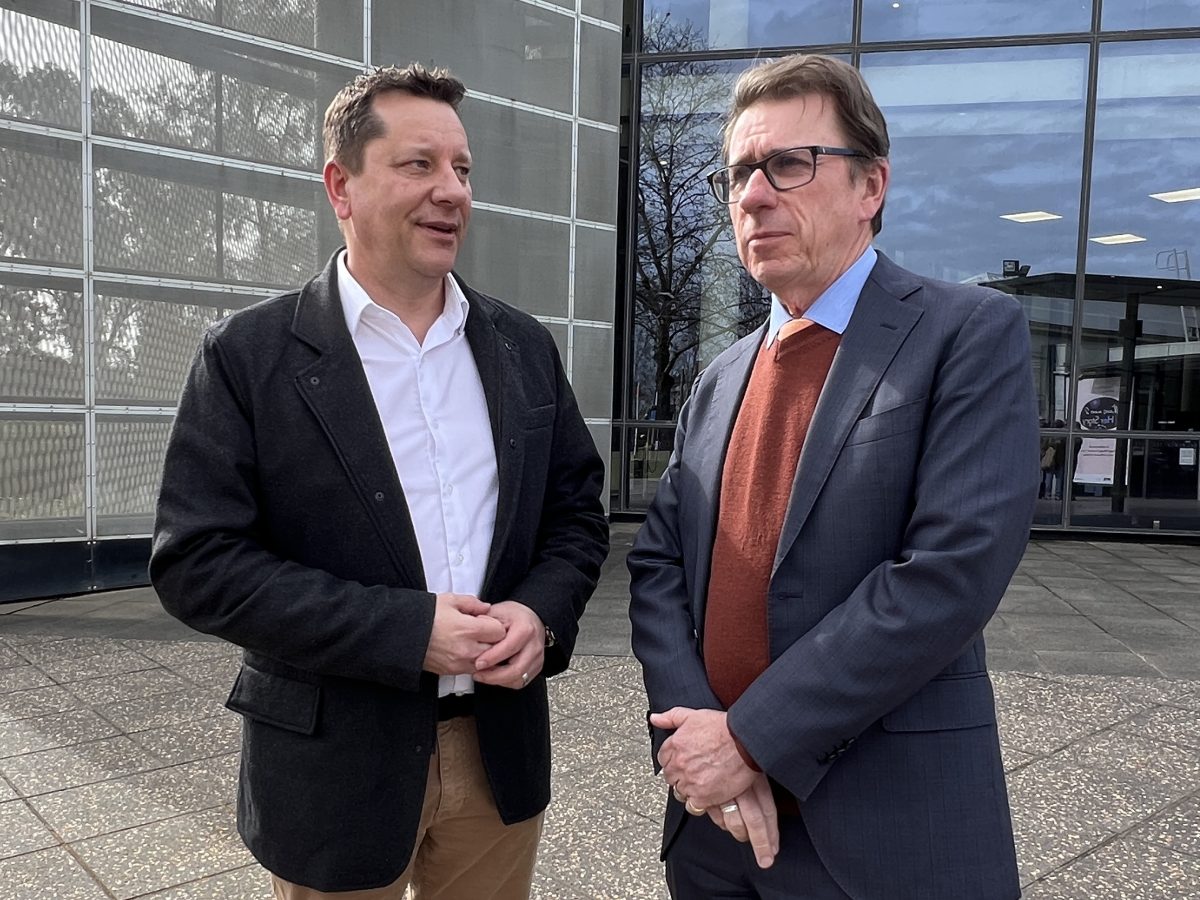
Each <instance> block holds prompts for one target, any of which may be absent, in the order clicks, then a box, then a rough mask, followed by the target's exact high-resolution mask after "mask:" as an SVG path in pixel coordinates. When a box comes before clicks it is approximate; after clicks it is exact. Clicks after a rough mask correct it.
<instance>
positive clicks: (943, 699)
mask: <svg viewBox="0 0 1200 900" xmlns="http://www.w3.org/2000/svg"><path fill="white" fill-rule="evenodd" d="M880 724H881V725H882V726H883V730H884V731H953V730H956V729H959V728H980V727H983V726H985V725H995V724H996V705H995V700H994V699H993V696H992V682H991V679H989V678H988V677H987V674H986V673H984V672H980V673H979V674H978V675H954V676H948V677H945V678H935V679H933V681H931V682H929V684H927V685H925V687H923V688H921V689H920V690H919V691H917V692H916V693H915V694H914V695H913V696H912V697H910V698H909V699H907V700H905V701H904V702H903V703H901V704H900V705H899V706H897V707H896V708H895V709H894V710H892V711H891V712H890V713H888V714H887V715H886V716H884V717H883V719H881V720H880Z"/></svg>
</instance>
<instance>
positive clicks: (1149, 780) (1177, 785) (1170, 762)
mask: <svg viewBox="0 0 1200 900" xmlns="http://www.w3.org/2000/svg"><path fill="white" fill-rule="evenodd" d="M1055 758H1056V759H1058V760H1059V761H1060V762H1062V763H1064V764H1067V765H1075V766H1078V767H1081V768H1095V769H1097V770H1099V771H1102V772H1103V773H1104V774H1105V777H1107V778H1110V779H1114V780H1117V781H1120V782H1122V783H1123V784H1129V785H1132V786H1134V787H1144V788H1147V789H1148V790H1149V791H1150V792H1151V794H1152V795H1153V796H1156V797H1157V796H1162V797H1164V798H1165V799H1166V800H1170V801H1175V800H1179V799H1181V798H1182V797H1184V796H1185V795H1187V794H1189V793H1192V792H1193V791H1200V750H1197V749H1196V748H1194V747H1183V746H1176V745H1173V744H1163V743H1160V742H1159V741H1157V740H1154V739H1152V738H1146V737H1142V736H1141V735H1136V734H1130V733H1129V732H1127V731H1123V730H1122V729H1120V728H1111V729H1109V730H1108V731H1103V732H1100V733H1099V734H1095V735H1092V736H1090V737H1087V738H1084V739H1083V740H1081V741H1079V742H1078V743H1075V744H1072V745H1071V746H1070V747H1068V748H1066V749H1065V750H1063V751H1061V752H1060V753H1057V754H1056V755H1055Z"/></svg>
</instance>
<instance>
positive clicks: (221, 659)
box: [171, 653, 242, 690]
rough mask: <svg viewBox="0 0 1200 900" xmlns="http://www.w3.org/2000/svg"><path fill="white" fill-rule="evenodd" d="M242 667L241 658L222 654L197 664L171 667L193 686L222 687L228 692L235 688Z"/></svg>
mask: <svg viewBox="0 0 1200 900" xmlns="http://www.w3.org/2000/svg"><path fill="white" fill-rule="evenodd" d="M241 667H242V659H241V656H240V655H238V656H232V655H229V654H224V653H222V654H221V655H219V656H213V657H210V658H207V659H203V660H198V661H196V662H189V663H182V664H180V665H175V666H172V667H171V671H172V672H174V673H175V674H176V675H178V676H179V677H180V678H183V679H186V680H187V681H190V682H192V683H193V684H202V685H211V686H220V687H223V688H225V689H226V690H228V689H229V688H231V687H233V682H234V680H235V679H236V678H237V674H238V670H239V669H241Z"/></svg>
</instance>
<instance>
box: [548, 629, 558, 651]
mask: <svg viewBox="0 0 1200 900" xmlns="http://www.w3.org/2000/svg"><path fill="white" fill-rule="evenodd" d="M556 646H558V638H556V637H555V636H554V632H553V631H551V630H550V626H549V625H547V626H546V648H547V649H549V648H550V647H556Z"/></svg>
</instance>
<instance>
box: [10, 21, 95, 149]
mask: <svg viewBox="0 0 1200 900" xmlns="http://www.w3.org/2000/svg"><path fill="white" fill-rule="evenodd" d="M73 12H74V13H75V15H74V16H73V17H72V18H73V20H74V22H73V24H74V28H68V27H66V26H64V25H59V24H55V23H53V22H47V21H44V20H42V19H35V18H33V17H31V16H23V15H21V14H20V13H17V12H13V11H12V10H8V9H0V116H8V117H10V118H13V119H23V120H25V121H27V122H40V123H42V124H44V125H58V126H61V127H63V128H70V129H72V130H73V131H78V130H79V129H80V127H81V120H80V113H79V110H80V103H79V23H78V17H79V13H78V10H77V8H76V9H75V10H73Z"/></svg>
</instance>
